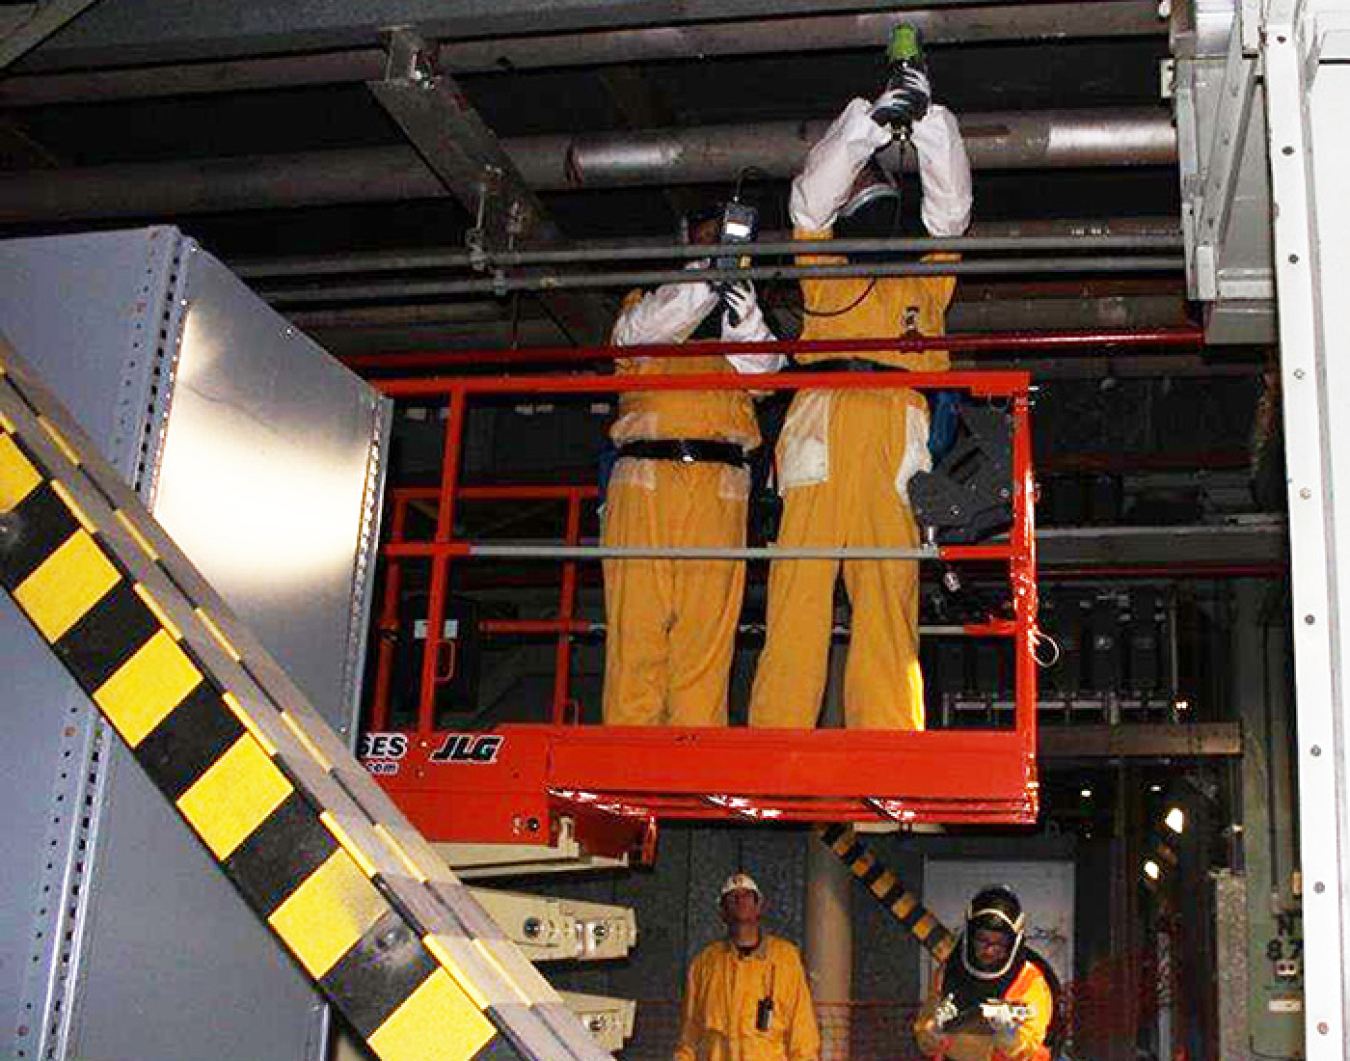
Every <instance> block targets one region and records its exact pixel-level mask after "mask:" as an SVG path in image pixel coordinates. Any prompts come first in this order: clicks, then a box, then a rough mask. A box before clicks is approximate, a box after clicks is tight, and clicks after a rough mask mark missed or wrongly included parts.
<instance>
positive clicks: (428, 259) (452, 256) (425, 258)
mask: <svg viewBox="0 0 1350 1061" xmlns="http://www.w3.org/2000/svg"><path fill="white" fill-rule="evenodd" d="M1183 248H1184V242H1183V239H1182V236H1181V233H1180V232H1172V233H1166V232H1154V233H1138V234H1119V235H1100V236H1091V235H1085V236H1057V235H1047V236H1034V235H1027V236H950V237H944V236H921V237H894V238H880V239H836V240H832V241H831V242H830V253H831V254H936V253H939V252H944V251H952V252H954V253H957V254H987V253H1000V252H1022V253H1027V252H1034V253H1042V252H1047V251H1071V252H1077V251H1178V250H1182V249H1183ZM802 249H803V248H802V244H801V242H800V241H797V240H790V239H772V238H771V239H762V240H759V241H758V242H755V243H736V244H727V245H725V246H708V245H706V244H703V245H695V244H689V243H668V242H653V243H633V244H628V245H618V246H616V245H614V244H609V243H594V244H589V245H587V244H576V245H571V246H568V247H563V248H556V249H554V248H545V247H537V248H527V249H523V250H516V251H496V252H485V253H483V254H480V255H476V256H475V255H470V254H469V253H468V252H467V251H448V252H446V251H442V252H432V253H421V254H418V253H413V254H408V255H390V256H388V257H383V256H381V257H373V258H372V259H371V262H370V263H369V264H365V265H363V263H362V262H361V260H360V259H356V260H355V262H353V260H352V259H337V260H332V261H330V262H323V261H322V260H318V261H316V260H314V259H306V260H302V261H298V262H285V261H282V262H271V263H257V264H245V265H242V266H241V267H239V268H238V269H237V270H236V272H238V273H239V275H240V276H243V277H244V278H246V279H259V278H265V277H271V278H275V277H283V276H318V275H323V274H334V273H354V272H387V271H400V272H406V271H410V270H415V269H468V268H487V269H496V268H512V267H514V266H520V265H571V264H581V263H592V264H594V263H608V262H625V261H628V262H633V261H643V262H651V261H670V260H693V259H698V258H716V257H722V256H730V257H739V258H775V257H778V258H781V257H792V256H794V255H797V254H800V253H802Z"/></svg>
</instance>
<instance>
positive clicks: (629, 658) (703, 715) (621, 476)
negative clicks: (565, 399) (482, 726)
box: [601, 214, 784, 726]
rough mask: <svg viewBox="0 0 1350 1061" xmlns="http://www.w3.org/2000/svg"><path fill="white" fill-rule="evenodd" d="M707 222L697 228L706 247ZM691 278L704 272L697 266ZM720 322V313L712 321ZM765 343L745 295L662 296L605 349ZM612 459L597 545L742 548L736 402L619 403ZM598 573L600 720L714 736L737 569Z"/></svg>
mask: <svg viewBox="0 0 1350 1061" xmlns="http://www.w3.org/2000/svg"><path fill="white" fill-rule="evenodd" d="M719 234H720V214H719V215H717V216H713V217H708V218H704V219H701V220H700V219H696V221H695V223H694V224H693V225H691V227H690V230H689V239H690V242H693V243H706V244H712V243H716V242H717V241H718V237H719ZM692 264H693V267H695V268H700V267H703V268H706V266H707V264H708V263H707V262H706V261H695V262H694V263H692ZM719 310H720V312H719ZM719 338H720V339H723V340H726V341H729V342H761V341H764V340H767V339H772V338H773V334H772V333H771V332H770V330H769V328H768V325H767V324H766V323H765V321H764V315H763V313H762V312H761V310H760V307H759V304H758V301H757V300H756V298H755V291H754V288H753V286H752V285H751V284H750V283H749V282H743V283H736V284H732V285H728V286H722V287H719V288H714V287H713V285H711V284H708V283H706V282H697V283H684V284H667V285H665V286H663V287H659V288H657V289H656V290H655V291H652V292H650V293H647V294H643V293H642V292H640V291H635V292H633V293H631V294H630V295H629V296H628V297H627V298H626V299H625V301H624V305H623V310H622V312H621V313H620V315H619V318H618V321H617V322H616V323H615V325H614V333H613V341H614V343H615V344H616V345H618V346H624V347H634V348H636V347H640V346H642V345H644V344H653V343H683V342H686V341H689V340H695V341H697V340H699V339H719ZM783 361H784V358H783V357H782V355H780V354H739V355H731V356H728V357H723V356H721V355H717V354H710V355H708V356H706V357H697V356H691V357H644V356H642V354H641V353H640V352H638V351H637V350H636V349H635V351H634V354H633V356H631V357H623V358H620V359H619V360H618V361H617V362H616V372H617V373H618V374H619V375H651V374H654V375H685V374H689V373H722V372H743V373H754V372H772V371H775V370H776V369H778V368H779V367H781V365H782V364H783ZM610 438H611V440H612V441H613V442H614V443H615V445H616V446H617V448H618V460H617V462H616V463H615V465H614V471H613V474H612V476H611V478H610V482H609V488H608V493H607V498H606V502H605V512H604V519H603V523H602V527H601V542H602V544H604V545H607V546H628V547H633V546H673V547H681V546H698V547H706V546H720V547H726V548H735V547H741V546H744V545H745V525H746V508H747V502H748V496H749V492H750V472H749V468H748V466H747V462H746V454H747V453H748V452H749V451H750V450H752V449H754V448H755V447H756V446H758V445H759V441H760V436H759V427H758V424H757V423H756V421H755V412H754V406H753V402H752V399H751V397H750V395H749V393H748V392H747V391H743V390H725V391H679V390H661V391H655V390H653V391H630V392H628V393H626V394H623V395H621V396H620V399H619V415H618V418H617V419H616V420H615V422H614V425H613V427H612V428H611V429H610ZM604 573H605V621H606V625H607V633H606V641H605V691H604V720H605V722H606V723H607V724H609V725H628V726H655V725H671V726H724V725H726V721H727V677H728V673H729V671H730V669H731V658H732V651H733V648H734V641H735V636H736V623H737V619H738V617H739V616H740V611H741V597H742V593H743V590H744V586H745V562H744V561H742V560H671V559H633V560H624V559H610V560H605V561H604Z"/></svg>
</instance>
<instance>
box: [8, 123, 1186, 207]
mask: <svg viewBox="0 0 1350 1061" xmlns="http://www.w3.org/2000/svg"><path fill="white" fill-rule="evenodd" d="M960 121H961V129H962V133H963V136H964V138H965V141H966V149H967V151H968V152H969V154H970V159H971V164H972V165H973V166H974V167H975V168H976V169H979V170H990V169H1056V168H1078V167H1115V166H1149V165H1156V166H1167V165H1175V164H1176V162H1177V146H1176V130H1175V129H1174V128H1173V126H1172V121H1171V118H1170V116H1169V115H1168V113H1167V112H1166V111H1165V110H1163V109H1161V108H1151V107H1149V108H1125V109H1119V110H1091V111H1040V112H1030V113H1019V112H1013V111H1008V112H996V113H987V114H969V115H965V116H963V117H962V118H961V119H960ZM826 125H827V123H826V122H823V121H822V122H765V123H758V124H750V125H724V126H705V127H703V128H698V129H657V130H646V131H635V132H625V133H614V134H606V135H603V136H580V137H571V136H538V137H524V138H517V139H512V140H505V141H503V146H504V147H505V149H506V152H507V154H508V155H509V156H510V157H511V159H512V161H513V162H514V163H515V165H516V167H517V168H518V169H519V171H520V173H521V175H522V176H523V177H524V179H525V182H526V183H527V184H528V185H529V186H530V187H532V188H533V189H535V190H536V191H545V192H547V191H574V190H577V189H579V188H582V189H585V188H608V187H616V186H629V187H631V186H635V185H666V184H701V183H723V182H728V181H732V180H735V179H736V177H737V176H738V174H740V172H741V171H742V170H744V169H745V168H746V167H750V166H753V167H755V168H757V169H758V170H759V171H760V172H762V173H763V174H765V176H767V177H770V178H780V179H786V178H789V177H791V176H793V175H794V174H795V173H796V172H797V171H798V170H799V169H800V167H801V164H802V161H803V159H804V158H805V157H806V152H807V151H808V150H809V149H810V147H811V145H812V144H813V143H815V141H816V140H817V139H818V138H819V137H820V135H821V134H822V133H823V132H824V131H825V128H826ZM892 150H894V149H892ZM906 161H907V163H908V162H909V161H910V160H908V159H907V160H906ZM447 194H448V193H447V192H446V190H445V188H444V187H443V186H442V185H441V183H440V181H439V180H438V179H437V178H436V176H435V174H434V173H432V172H431V170H430V169H428V168H427V165H426V163H425V162H423V161H422V159H421V157H420V156H419V155H418V154H417V152H416V151H415V150H413V149H412V148H411V147H406V146H394V147H374V148H354V149H349V150H341V151H321V152H314V153H309V154H292V155H261V156H252V157H242V158H226V159H203V160H194V161H190V162H174V163H166V164H150V165H129V166H97V167H90V168H86V169H57V170H43V171H41V172H25V173H18V174H6V175H2V176H0V222H4V223H15V222H36V221H73V220H92V219H102V218H119V217H168V216H174V215H182V214H192V213H213V212H228V211H236V210H260V209H275V208H282V207H302V206H322V205H331V204H337V203H360V202H387V201H391V200H401V199H433V198H443V197H444V196H446V195H447Z"/></svg>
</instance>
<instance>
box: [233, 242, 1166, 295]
mask: <svg viewBox="0 0 1350 1061" xmlns="http://www.w3.org/2000/svg"><path fill="white" fill-rule="evenodd" d="M1184 267H1185V261H1184V259H1183V258H1181V257H1180V256H1166V257H1164V256H1158V255H1139V256H1137V257H1118V258H1103V257H1060V258H998V259H987V260H984V261H960V262H848V263H846V264H843V265H771V266H749V267H747V268H730V269H699V270H690V269H651V270H646V271H622V272H606V273H583V272H575V273H529V274H526V275H515V276H512V275H507V274H504V273H498V274H497V275H495V276H492V277H485V278H483V279H468V280H424V281H412V282H407V283H404V282H394V283H385V284H352V285H346V286H341V285H339V286H334V287H314V288H301V289H294V290H277V289H274V290H263V291H260V292H259V294H260V295H261V296H262V297H263V298H265V299H267V301H268V302H270V303H272V305H274V306H298V305H306V304H310V305H312V304H314V303H327V302H378V301H380V300H382V299H411V298H429V297H432V296H437V297H441V296H443V297H451V296H457V295H498V296H500V295H505V294H507V293H508V292H511V291H593V290H601V289H604V288H622V287H647V286H656V285H659V284H693V283H704V282H717V281H727V282H733V281H738V280H757V281H760V282H765V281H771V280H798V279H801V278H803V277H811V278H814V279H837V278H840V277H850V276H867V277H874V276H1033V275H1036V274H1055V273H1064V274H1075V275H1082V274H1100V273H1174V272H1179V271H1180V270H1182V269H1183V268H1184Z"/></svg>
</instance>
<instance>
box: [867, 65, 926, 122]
mask: <svg viewBox="0 0 1350 1061" xmlns="http://www.w3.org/2000/svg"><path fill="white" fill-rule="evenodd" d="M932 102H933V88H932V86H931V85H930V84H929V83H928V75H927V74H925V73H924V72H923V71H922V70H918V69H915V68H914V67H909V68H907V69H906V70H905V71H904V73H903V74H901V77H900V84H898V85H896V86H895V87H894V88H888V89H887V90H886V91H885V92H883V93H882V94H881V95H880V96H878V97H877V98H876V99H875V100H874V101H873V102H872V120H873V121H874V122H876V123H877V124H878V125H889V126H892V127H894V126H897V125H904V126H910V125H913V124H914V123H915V122H917V121H920V120H921V119H922V118H923V116H924V115H925V114H927V113H928V107H929V105H930V104H931V103H932Z"/></svg>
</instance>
